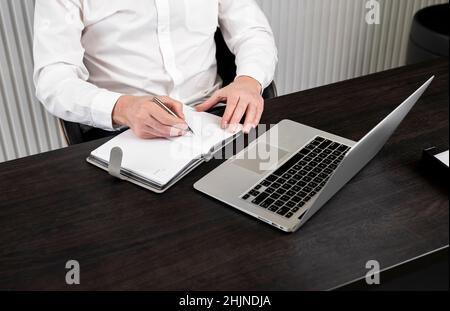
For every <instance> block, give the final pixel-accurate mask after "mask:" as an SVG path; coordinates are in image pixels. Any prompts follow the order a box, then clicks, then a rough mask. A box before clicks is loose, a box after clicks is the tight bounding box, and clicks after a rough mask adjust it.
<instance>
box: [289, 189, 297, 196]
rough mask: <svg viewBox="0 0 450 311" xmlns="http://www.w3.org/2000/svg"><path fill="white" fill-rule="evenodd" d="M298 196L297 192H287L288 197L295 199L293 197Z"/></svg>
mask: <svg viewBox="0 0 450 311" xmlns="http://www.w3.org/2000/svg"><path fill="white" fill-rule="evenodd" d="M296 194H297V192H296V191H292V190H289V191H288V192H287V195H288V196H290V197H293V196H294V195H296Z"/></svg>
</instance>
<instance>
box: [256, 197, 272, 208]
mask: <svg viewBox="0 0 450 311" xmlns="http://www.w3.org/2000/svg"><path fill="white" fill-rule="evenodd" d="M273 202H275V200H274V199H271V198H268V199H267V200H265V201H264V202H263V203H261V204H259V206H261V207H262V208H268V207H269V206H271V205H272V203H273Z"/></svg>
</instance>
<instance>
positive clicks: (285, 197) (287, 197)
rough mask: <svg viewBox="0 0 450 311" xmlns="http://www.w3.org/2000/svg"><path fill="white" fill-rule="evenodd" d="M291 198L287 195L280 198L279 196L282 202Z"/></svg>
mask: <svg viewBox="0 0 450 311" xmlns="http://www.w3.org/2000/svg"><path fill="white" fill-rule="evenodd" d="M290 199H291V198H290V197H289V196H287V195H283V196H282V197H281V198H280V200H281V201H284V202H287V201H289V200H290Z"/></svg>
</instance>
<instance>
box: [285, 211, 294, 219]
mask: <svg viewBox="0 0 450 311" xmlns="http://www.w3.org/2000/svg"><path fill="white" fill-rule="evenodd" d="M292 216H294V213H292V212H289V213H287V214H286V215H285V217H286V218H291V217H292Z"/></svg>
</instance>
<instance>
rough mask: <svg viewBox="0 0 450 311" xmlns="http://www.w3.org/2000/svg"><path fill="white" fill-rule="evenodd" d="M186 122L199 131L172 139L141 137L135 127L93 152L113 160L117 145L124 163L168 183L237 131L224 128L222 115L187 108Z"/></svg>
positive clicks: (127, 166)
mask: <svg viewBox="0 0 450 311" xmlns="http://www.w3.org/2000/svg"><path fill="white" fill-rule="evenodd" d="M185 115H186V122H187V123H188V124H189V125H190V126H191V128H192V129H193V130H194V133H195V135H192V134H187V135H186V136H183V137H177V138H171V139H162V138H161V139H150V140H146V139H140V138H138V137H136V136H135V135H134V134H133V132H132V131H131V130H128V131H126V132H124V133H122V134H120V135H118V136H117V137H115V138H113V139H112V140H110V141H109V142H107V143H106V144H104V145H102V146H100V147H99V148H98V149H96V150H94V151H93V152H92V155H93V156H94V157H96V158H99V159H101V160H103V161H105V162H107V163H109V157H110V152H111V150H112V149H113V148H114V147H120V148H121V149H122V151H123V159H122V167H123V168H125V169H127V170H129V171H131V172H133V173H134V174H136V175H140V176H142V177H144V178H147V179H149V180H152V181H154V182H156V183H158V184H160V185H165V184H167V183H168V182H169V181H170V180H172V179H173V178H174V177H175V176H177V175H178V174H179V173H180V172H181V171H182V170H183V169H184V168H185V167H186V166H187V165H188V164H189V163H191V162H192V161H193V160H195V159H198V158H200V157H201V156H202V155H205V154H208V153H209V151H210V149H211V148H212V147H214V146H215V145H218V144H220V143H221V142H222V141H224V140H226V139H228V138H230V137H232V136H233V135H234V134H233V133H229V132H228V131H226V130H223V129H221V127H220V121H221V118H219V117H217V116H215V115H212V114H209V113H200V112H196V111H195V110H193V109H191V108H189V107H187V108H185Z"/></svg>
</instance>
